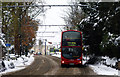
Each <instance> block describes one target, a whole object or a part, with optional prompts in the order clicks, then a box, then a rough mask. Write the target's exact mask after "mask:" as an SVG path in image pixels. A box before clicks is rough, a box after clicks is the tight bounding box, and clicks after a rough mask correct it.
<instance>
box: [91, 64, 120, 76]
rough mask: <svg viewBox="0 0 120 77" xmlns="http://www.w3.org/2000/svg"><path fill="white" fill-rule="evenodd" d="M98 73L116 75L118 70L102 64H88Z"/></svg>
mask: <svg viewBox="0 0 120 77" xmlns="http://www.w3.org/2000/svg"><path fill="white" fill-rule="evenodd" d="M89 66H90V67H91V68H92V70H93V71H94V72H95V73H97V74H99V75H118V70H116V69H113V68H111V67H107V66H105V65H103V64H96V65H89Z"/></svg>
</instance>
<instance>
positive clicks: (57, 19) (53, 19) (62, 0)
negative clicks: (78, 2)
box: [36, 0, 70, 44]
mask: <svg viewBox="0 0 120 77" xmlns="http://www.w3.org/2000/svg"><path fill="white" fill-rule="evenodd" d="M44 1H45V2H46V4H49V5H64V4H68V0H44ZM69 1H70V0H69ZM67 8H68V7H51V8H48V10H47V11H46V12H45V16H42V17H41V16H38V17H37V18H36V19H40V20H41V21H42V24H44V25H65V22H64V20H63V19H62V18H61V17H62V16H63V15H65V13H64V11H63V10H66V9H67ZM61 29H62V30H63V27H58V26H51V27H49V26H47V27H39V29H38V31H40V32H48V31H52V32H53V31H55V32H56V31H57V32H58V33H37V40H39V39H47V41H48V42H52V43H55V44H56V43H59V42H60V41H61ZM39 36H54V37H39ZM37 44H38V42H37Z"/></svg>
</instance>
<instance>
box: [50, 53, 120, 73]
mask: <svg viewBox="0 0 120 77" xmlns="http://www.w3.org/2000/svg"><path fill="white" fill-rule="evenodd" d="M52 56H55V57H59V58H61V55H60V54H53V55H52ZM102 58H104V59H106V62H107V64H112V65H115V62H116V60H115V58H113V59H110V58H109V57H102ZM83 59H84V60H83V64H85V63H86V61H87V60H88V59H89V57H84V56H83ZM89 67H90V68H91V69H93V71H94V72H95V73H97V74H98V75H118V70H116V69H113V68H111V67H107V66H105V65H103V64H95V65H89ZM119 74H120V73H119Z"/></svg>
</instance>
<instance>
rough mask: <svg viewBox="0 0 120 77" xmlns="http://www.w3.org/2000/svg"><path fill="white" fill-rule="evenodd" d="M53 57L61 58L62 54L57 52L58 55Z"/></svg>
mask: <svg viewBox="0 0 120 77" xmlns="http://www.w3.org/2000/svg"><path fill="white" fill-rule="evenodd" d="M52 56H55V57H58V58H61V52H56V53H55V54H53V55H52Z"/></svg>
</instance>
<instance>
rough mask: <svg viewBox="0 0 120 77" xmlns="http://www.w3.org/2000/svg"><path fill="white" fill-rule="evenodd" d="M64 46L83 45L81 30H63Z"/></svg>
mask: <svg viewBox="0 0 120 77" xmlns="http://www.w3.org/2000/svg"><path fill="white" fill-rule="evenodd" d="M62 39H63V40H62V46H81V35H80V32H75V31H69V32H63V37H62Z"/></svg>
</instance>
